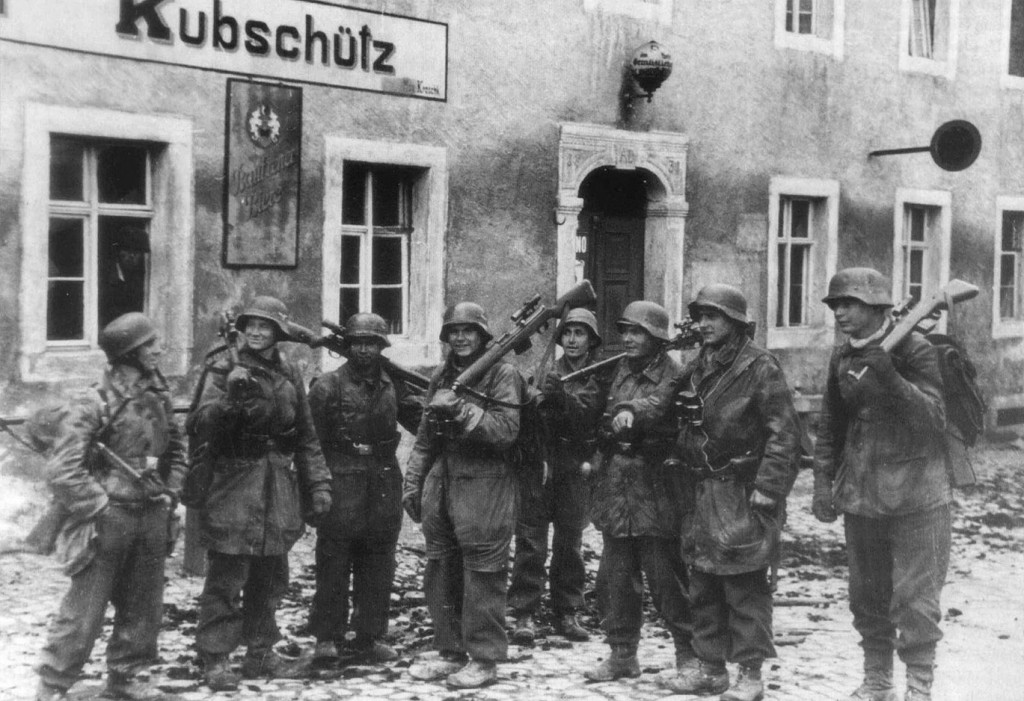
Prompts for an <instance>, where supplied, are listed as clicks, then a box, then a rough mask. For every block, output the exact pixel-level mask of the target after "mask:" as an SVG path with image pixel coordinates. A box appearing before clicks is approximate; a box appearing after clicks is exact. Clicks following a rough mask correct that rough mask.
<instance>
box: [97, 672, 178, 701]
mask: <svg viewBox="0 0 1024 701" xmlns="http://www.w3.org/2000/svg"><path fill="white" fill-rule="evenodd" d="M102 697H103V698H105V699H123V700H124V701H174V700H175V699H177V698H178V696H175V695H172V694H165V693H164V692H162V691H160V690H159V689H157V688H156V687H155V686H153V685H151V684H147V683H146V682H144V681H141V680H139V679H136V678H135V677H133V676H131V675H127V674H120V673H118V672H109V673H108V674H107V688H106V689H104V691H103V695H102Z"/></svg>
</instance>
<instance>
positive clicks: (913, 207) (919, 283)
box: [892, 190, 951, 303]
mask: <svg viewBox="0 0 1024 701" xmlns="http://www.w3.org/2000/svg"><path fill="white" fill-rule="evenodd" d="M950 203H951V198H950V193H949V192H944V191H914V190H900V191H898V193H897V203H896V209H895V216H896V220H895V221H894V226H893V229H894V231H895V237H894V242H893V275H892V284H893V288H892V294H893V299H894V301H895V302H897V303H899V302H901V301H902V300H904V299H907V298H908V297H909V298H913V299H914V300H921V299H924V298H926V297H928V296H929V295H931V294H933V293H934V292H936V291H937V290H938V289H939V288H941V287H942V286H943V285H944V284H945V283H946V282H948V281H949V247H950V222H951V214H950Z"/></svg>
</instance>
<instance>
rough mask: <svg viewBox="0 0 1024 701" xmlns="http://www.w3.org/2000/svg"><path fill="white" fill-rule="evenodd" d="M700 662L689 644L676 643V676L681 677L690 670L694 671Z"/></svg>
mask: <svg viewBox="0 0 1024 701" xmlns="http://www.w3.org/2000/svg"><path fill="white" fill-rule="evenodd" d="M699 664H700V662H699V661H698V660H697V655H695V654H694V652H693V647H692V646H691V645H690V643H689V642H685V643H678V642H677V643H676V675H677V676H682V675H683V674H686V673H687V672H689V671H690V670H696V669H697V667H698V665H699Z"/></svg>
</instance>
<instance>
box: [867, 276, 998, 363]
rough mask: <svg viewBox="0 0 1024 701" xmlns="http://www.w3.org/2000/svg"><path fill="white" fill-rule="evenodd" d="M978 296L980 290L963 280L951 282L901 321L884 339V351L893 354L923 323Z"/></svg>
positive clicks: (882, 345)
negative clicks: (955, 305) (936, 314)
mask: <svg viewBox="0 0 1024 701" xmlns="http://www.w3.org/2000/svg"><path fill="white" fill-rule="evenodd" d="M977 295H978V288H977V287H975V286H974V285H972V284H971V283H969V282H964V281H963V280H956V279H953V280H950V281H949V282H948V283H946V285H945V286H944V287H943V288H942V289H941V290H939V291H938V292H936V293H935V294H933V295H932V296H931V297H929V298H928V299H926V300H922V301H921V302H918V303H917V304H916V305H914V306H913V307H912V308H911V309H910V311H908V312H907V313H906V314H905V315H904V316H903V317H902V318H900V320H899V321H897V322H896V326H895V328H893V330H892V331H891V332H890V333H889V335H888V336H886V337H885V338H884V339H882V343H881V344H880V345H881V347H882V350H884V351H886V352H887V353H891V352H892V349H893V348H895V347H896V346H897V345H899V343H900V341H902V340H903V339H904V338H906V337H907V336H909V335H910V332H911V331H913V330H914V328H915V327H916V326H917V325H918V324H920V323H921V322H922V321H924V320H925V319H927V318H928V317H930V316H932V315H933V314H935V313H936V312H938V311H941V310H943V309H949V310H950V311H952V309H950V305H952V304H955V303H957V302H966V301H967V300H969V299H973V298H974V297H976V296H977Z"/></svg>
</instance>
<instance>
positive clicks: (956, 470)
mask: <svg viewBox="0 0 1024 701" xmlns="http://www.w3.org/2000/svg"><path fill="white" fill-rule="evenodd" d="M925 338H926V339H928V341H929V342H930V343H931V344H932V345H933V346H935V349H936V351H938V356H939V372H940V373H941V375H942V397H943V399H944V400H945V402H946V463H947V468H948V469H949V474H950V481H951V483H952V485H953V486H954V487H967V486H970V485H972V484H975V483H976V482H977V477H976V476H975V474H974V469H973V468H972V467H971V462H970V458H969V457H968V455H967V449H968V448H971V447H973V446H974V445H975V444H976V443H977V442H978V437H979V436H980V435H981V433H982V432H983V431H984V429H985V410H986V409H987V405H986V403H985V397H984V395H983V394H982V392H981V389H980V388H979V387H978V371H977V369H976V368H975V367H974V363H972V362H971V359H970V358H968V357H967V350H966V349H965V348H964V346H963V344H962V343H960V341H958V340H957V339H956V338H954V337H953V336H950V335H947V334H940V333H930V334H928V335H927V336H925Z"/></svg>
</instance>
